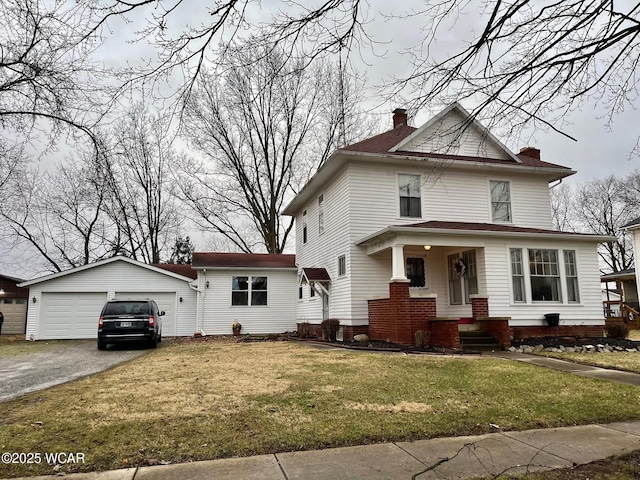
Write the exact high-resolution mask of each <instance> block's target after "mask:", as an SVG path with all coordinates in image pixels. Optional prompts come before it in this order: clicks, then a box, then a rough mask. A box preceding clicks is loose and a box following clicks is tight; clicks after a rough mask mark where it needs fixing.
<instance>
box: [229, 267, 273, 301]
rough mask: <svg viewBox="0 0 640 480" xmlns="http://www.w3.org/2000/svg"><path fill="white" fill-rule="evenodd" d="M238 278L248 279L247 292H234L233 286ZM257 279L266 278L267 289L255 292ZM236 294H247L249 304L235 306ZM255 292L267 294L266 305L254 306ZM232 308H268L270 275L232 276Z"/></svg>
mask: <svg viewBox="0 0 640 480" xmlns="http://www.w3.org/2000/svg"><path fill="white" fill-rule="evenodd" d="M236 278H246V279H247V289H246V290H234V288H233V284H234V279H236ZM256 278H264V279H265V281H266V289H265V290H262V289H258V290H254V288H253V283H254V279H256ZM234 292H247V303H246V304H245V303H242V304H234V303H233V293H234ZM253 292H265V293H266V298H267V300H266V303H265V304H264V305H262V304H254V303H253ZM230 303H231V307H240V308H242V307H258V308H260V307H262V308H264V307H268V306H269V277H268V275H232V276H231V302H230Z"/></svg>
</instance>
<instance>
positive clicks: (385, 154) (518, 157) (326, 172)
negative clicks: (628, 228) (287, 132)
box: [282, 103, 576, 216]
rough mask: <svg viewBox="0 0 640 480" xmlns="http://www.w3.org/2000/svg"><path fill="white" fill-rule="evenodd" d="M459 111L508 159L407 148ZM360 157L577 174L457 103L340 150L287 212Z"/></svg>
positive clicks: (547, 174)
mask: <svg viewBox="0 0 640 480" xmlns="http://www.w3.org/2000/svg"><path fill="white" fill-rule="evenodd" d="M452 111H455V112H457V113H459V114H460V115H466V118H468V119H469V124H470V125H471V126H472V127H473V128H477V129H479V130H480V131H481V132H482V134H483V136H485V137H486V138H488V139H489V141H490V142H492V143H493V144H494V146H495V147H496V148H497V149H498V150H501V151H503V152H504V154H505V158H489V157H479V156H468V155H453V154H443V153H430V152H416V151H408V150H403V148H404V147H406V145H407V144H408V143H410V142H411V140H412V139H415V138H416V137H418V136H419V135H420V134H421V132H424V131H425V130H426V129H428V128H429V127H430V126H432V125H433V124H434V123H435V122H437V121H439V120H440V119H442V118H444V117H445V116H446V115H447V114H449V113H450V112H452ZM356 159H357V160H360V161H366V162H383V163H389V162H394V163H395V162H398V165H400V164H401V162H404V163H405V164H408V163H410V162H419V163H420V164H421V165H424V166H428V165H429V162H432V163H433V164H434V166H436V167H437V168H442V160H447V161H448V163H449V166H451V167H458V168H467V167H469V168H476V167H480V168H483V167H485V166H486V167H491V168H492V169H494V172H495V169H504V170H505V171H507V170H508V171H510V172H512V171H515V170H520V169H522V171H523V172H527V173H534V174H536V175H541V176H545V177H546V178H547V180H548V181H550V182H551V181H555V180H559V179H561V178H564V177H568V176H570V175H573V174H574V173H576V172H575V170H572V169H571V168H568V167H564V166H562V165H557V164H554V163H550V162H544V161H542V160H540V159H539V158H534V157H531V156H528V155H526V154H522V153H521V154H515V153H513V152H511V150H509V149H508V148H507V147H506V146H504V145H503V144H502V143H501V142H500V141H499V140H498V139H497V138H496V137H494V136H493V134H491V132H489V131H488V130H487V129H486V128H485V127H484V126H482V125H481V124H480V123H479V122H478V121H477V120H475V119H474V118H472V117H471V116H470V114H469V112H467V111H466V110H465V109H464V108H462V107H461V106H460V105H459V104H458V103H453V104H451V105H449V106H448V107H447V108H445V109H444V110H443V111H442V112H440V113H439V114H438V115H436V116H435V117H434V118H432V119H431V120H430V121H429V122H427V123H426V124H425V125H423V126H421V127H420V128H415V127H410V126H408V125H405V124H400V125H398V126H397V127H395V128H393V129H391V130H388V131H386V132H383V133H380V134H378V135H374V136H373V137H370V138H367V139H365V140H362V141H360V142H357V143H353V144H351V145H348V146H346V147H343V148H339V149H337V150H336V151H335V152H333V154H332V155H331V156H330V157H329V158H328V159H327V160H326V161H325V162H324V163H323V164H322V165H321V166H320V168H319V169H318V171H317V172H316V173H315V175H314V176H313V177H312V178H311V179H310V180H309V181H308V182H307V184H306V185H305V186H304V187H303V188H302V190H300V192H298V194H297V195H296V196H295V197H294V198H293V200H291V202H289V204H288V205H287V206H286V207H285V208H284V209H283V211H282V214H283V215H291V216H293V215H296V214H297V213H298V212H299V210H300V209H302V208H303V207H304V205H305V204H306V203H307V202H308V201H309V200H310V199H311V198H312V196H313V195H314V194H315V193H316V192H317V191H318V190H320V189H321V188H322V186H323V185H325V184H326V183H327V182H328V181H330V180H331V179H332V178H333V177H334V176H335V175H336V174H337V173H338V172H339V171H340V169H341V168H343V166H344V165H345V164H346V163H347V162H348V161H350V160H356Z"/></svg>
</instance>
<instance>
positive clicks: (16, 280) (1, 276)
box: [0, 273, 24, 283]
mask: <svg viewBox="0 0 640 480" xmlns="http://www.w3.org/2000/svg"><path fill="white" fill-rule="evenodd" d="M0 278H6V279H7V280H10V281H12V282H14V283H20V282H24V278H18V277H10V276H9V275H4V274H2V273H0Z"/></svg>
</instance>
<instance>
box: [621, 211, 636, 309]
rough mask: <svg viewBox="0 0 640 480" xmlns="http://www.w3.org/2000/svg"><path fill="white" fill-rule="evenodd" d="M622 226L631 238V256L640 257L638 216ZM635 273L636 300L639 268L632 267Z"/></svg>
mask: <svg viewBox="0 0 640 480" xmlns="http://www.w3.org/2000/svg"><path fill="white" fill-rule="evenodd" d="M622 228H624V229H625V230H627V231H628V232H630V233H631V235H632V238H633V258H634V259H636V258H640V217H638V218H636V219H635V220H632V221H630V222H629V223H627V224H626V225H623V226H622ZM634 273H635V275H636V301H638V299H640V268H637V269H634Z"/></svg>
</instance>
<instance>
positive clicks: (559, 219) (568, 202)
mask: <svg viewBox="0 0 640 480" xmlns="http://www.w3.org/2000/svg"><path fill="white" fill-rule="evenodd" d="M550 192H551V220H552V221H553V227H554V228H555V229H556V230H560V231H563V232H574V231H575V230H576V227H575V220H576V219H575V215H574V208H575V206H574V204H573V191H572V189H571V186H570V185H568V184H566V183H565V184H562V185H557V186H556V187H554V188H552V189H551V190H550Z"/></svg>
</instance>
